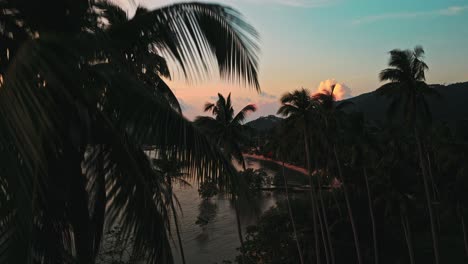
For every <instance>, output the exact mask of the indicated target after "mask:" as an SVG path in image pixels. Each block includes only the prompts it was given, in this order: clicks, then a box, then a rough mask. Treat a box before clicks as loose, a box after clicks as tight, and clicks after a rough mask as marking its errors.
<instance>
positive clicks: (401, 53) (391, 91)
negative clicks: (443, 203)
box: [378, 46, 440, 264]
mask: <svg viewBox="0 0 468 264" xmlns="http://www.w3.org/2000/svg"><path fill="white" fill-rule="evenodd" d="M423 58H424V49H423V48H422V47H421V46H416V47H415V48H414V50H398V49H396V50H392V51H390V61H389V63H388V64H389V66H390V68H388V69H385V70H383V71H382V72H381V73H380V80H381V81H389V83H387V84H385V85H383V86H382V87H381V88H379V89H378V92H379V93H380V94H382V95H387V96H389V97H392V99H393V101H392V103H391V105H390V107H389V109H388V110H389V114H395V113H398V112H397V110H400V111H401V112H400V113H402V114H403V115H404V118H405V122H406V124H407V125H409V126H410V127H411V128H412V129H413V133H414V137H415V138H416V145H417V150H418V156H419V164H420V167H421V171H422V175H423V184H424V191H425V195H426V201H427V207H428V211H429V219H430V224H431V233H432V242H433V249H434V257H435V263H436V264H439V263H440V257H439V242H438V235H437V228H436V220H435V216H434V210H433V206H432V198H431V192H430V187H429V181H430V179H429V177H430V176H429V172H428V169H430V168H428V165H427V164H426V161H425V156H424V154H423V153H424V150H423V149H424V144H423V142H422V137H421V135H422V134H421V133H422V131H421V128H422V126H423V125H424V124H425V123H426V122H427V121H429V120H430V116H431V113H430V109H429V106H428V104H427V102H426V96H429V95H435V94H436V92H435V91H434V90H433V89H431V88H430V87H429V86H428V85H427V84H426V82H425V80H426V75H425V72H426V70H427V69H428V66H427V64H426V63H425V62H424V61H423Z"/></svg>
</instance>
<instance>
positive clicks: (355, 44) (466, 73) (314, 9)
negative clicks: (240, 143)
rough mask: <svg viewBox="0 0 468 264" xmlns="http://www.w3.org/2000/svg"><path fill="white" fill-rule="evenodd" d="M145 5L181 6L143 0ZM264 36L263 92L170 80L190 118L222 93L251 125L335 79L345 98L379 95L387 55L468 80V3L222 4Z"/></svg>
mask: <svg viewBox="0 0 468 264" xmlns="http://www.w3.org/2000/svg"><path fill="white" fill-rule="evenodd" d="M141 1H143V2H141V3H142V4H143V5H145V6H147V7H150V8H152V7H159V6H162V5H165V4H168V3H173V2H175V1H161V0H141ZM215 2H218V3H223V4H227V5H230V6H233V7H235V8H237V9H238V10H239V11H240V12H241V13H242V14H243V15H244V16H245V18H246V20H247V21H248V22H250V23H251V24H252V25H253V26H254V27H255V28H256V29H257V30H258V32H259V33H260V38H261V39H260V47H261V54H260V69H259V78H260V84H261V89H262V93H261V94H258V93H257V92H255V90H253V89H251V88H248V87H242V86H238V85H233V84H229V83H226V82H223V81H220V80H219V79H217V78H214V79H213V80H212V81H209V82H204V83H197V84H191V85H189V84H187V83H186V82H185V81H184V80H183V79H182V78H181V76H177V75H175V76H174V80H173V81H172V82H170V85H171V87H172V88H173V89H174V91H175V93H176V95H177V97H178V98H179V99H180V101H181V103H182V106H183V109H184V114H185V116H187V117H188V118H189V119H192V118H193V117H194V116H196V115H200V114H202V107H203V104H204V103H205V102H207V101H214V100H215V99H216V98H215V96H216V94H217V92H221V93H223V94H227V93H229V92H232V97H233V98H234V106H235V108H236V109H235V110H239V108H240V107H242V106H244V105H245V104H248V103H254V104H256V105H257V106H258V108H259V110H258V112H257V113H255V114H253V115H251V116H250V118H249V119H253V118H256V117H258V116H262V115H268V114H274V113H276V110H277V109H278V106H279V103H278V100H279V97H280V96H281V95H282V94H283V93H285V92H287V91H292V90H294V89H298V88H301V87H306V88H309V89H310V90H312V91H315V90H317V89H319V86H320V87H321V88H323V87H327V86H328V85H329V84H330V83H332V81H331V80H336V82H338V83H340V84H342V88H343V96H344V97H349V96H356V95H359V94H362V93H366V92H370V91H373V90H375V89H376V88H377V87H378V86H379V85H380V84H379V80H378V73H379V72H380V70H382V69H384V68H385V67H386V63H387V60H388V51H390V50H391V49H394V48H401V49H406V48H413V47H414V46H415V45H418V44H420V45H423V46H424V48H425V50H426V57H427V59H426V61H427V63H428V65H429V67H430V70H429V72H428V74H427V77H428V83H454V82H461V81H468V63H467V61H468V26H467V25H468V0H463V1H462V0H391V1H390V0H222V1H215Z"/></svg>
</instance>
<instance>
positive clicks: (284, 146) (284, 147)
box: [267, 125, 304, 264]
mask: <svg viewBox="0 0 468 264" xmlns="http://www.w3.org/2000/svg"><path fill="white" fill-rule="evenodd" d="M285 130H286V126H284V125H282V126H279V127H278V128H277V129H276V130H275V132H274V133H273V137H274V138H273V140H270V142H269V146H267V147H268V148H271V149H273V150H274V152H275V156H276V157H279V158H280V160H281V167H282V168H281V169H282V170H281V172H282V176H283V182H284V189H285V192H286V203H287V206H288V213H289V219H290V220H291V225H292V229H293V233H294V238H295V239H296V247H297V252H298V254H299V260H300V262H301V264H304V257H303V255H302V248H301V244H300V241H299V236H298V233H297V229H296V222H295V221H294V216H293V211H292V208H291V202H290V197H289V188H288V179H287V178H286V175H285V173H284V161H285V159H286V155H287V153H288V151H289V150H290V148H289V146H291V142H290V140H288V139H290V138H288V137H287V136H285V134H286V132H287V131H285Z"/></svg>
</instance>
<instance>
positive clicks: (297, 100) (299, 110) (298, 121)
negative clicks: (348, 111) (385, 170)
mask: <svg viewBox="0 0 468 264" xmlns="http://www.w3.org/2000/svg"><path fill="white" fill-rule="evenodd" d="M280 101H281V104H282V105H281V107H280V108H279V109H278V114H280V115H283V116H285V117H287V118H288V120H287V122H290V123H291V124H292V125H294V126H296V127H298V129H300V130H302V134H303V138H304V149H305V153H306V157H305V159H306V166H307V172H308V174H309V185H310V195H311V204H312V211H313V214H312V215H313V218H312V219H313V229H314V237H315V254H316V257H317V263H320V262H321V260H320V249H319V236H318V227H317V216H318V215H319V210H318V206H317V198H316V193H315V187H314V184H313V180H312V168H311V163H310V159H311V156H310V141H309V136H310V134H309V132H310V125H311V123H312V113H313V111H312V110H313V109H314V108H315V105H314V104H313V101H312V98H311V96H310V91H309V90H307V89H304V88H302V89H301V90H295V91H294V92H292V93H286V94H284V95H283V96H282V97H281V99H280ZM326 246H327V245H326V244H324V247H325V248H326Z"/></svg>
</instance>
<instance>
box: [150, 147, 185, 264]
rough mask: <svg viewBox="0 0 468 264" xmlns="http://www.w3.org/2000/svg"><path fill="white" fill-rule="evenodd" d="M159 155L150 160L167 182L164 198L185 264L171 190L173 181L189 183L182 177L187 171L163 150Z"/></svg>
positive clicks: (173, 196) (174, 197)
mask: <svg viewBox="0 0 468 264" xmlns="http://www.w3.org/2000/svg"><path fill="white" fill-rule="evenodd" d="M160 156H161V157H160V158H154V159H152V162H153V165H154V166H155V170H156V171H157V173H159V174H160V175H162V177H163V178H164V180H165V183H166V184H167V188H168V191H167V192H168V194H167V198H166V200H168V201H169V204H170V207H171V210H172V216H173V217H174V225H175V228H176V234H177V241H178V243H179V250H180V256H181V258H182V263H183V264H185V263H186V261H185V254H184V247H183V245H182V238H181V236H180V230H179V221H178V220H177V210H176V206H175V204H174V200H177V197H176V196H175V194H174V191H173V182H179V183H181V184H184V185H189V186H190V183H188V182H187V181H185V180H184V177H186V176H187V173H185V172H182V170H183V169H184V165H183V164H182V163H181V162H180V161H178V160H177V159H175V158H174V157H171V158H169V157H168V156H167V154H166V153H164V152H161V153H160Z"/></svg>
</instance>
